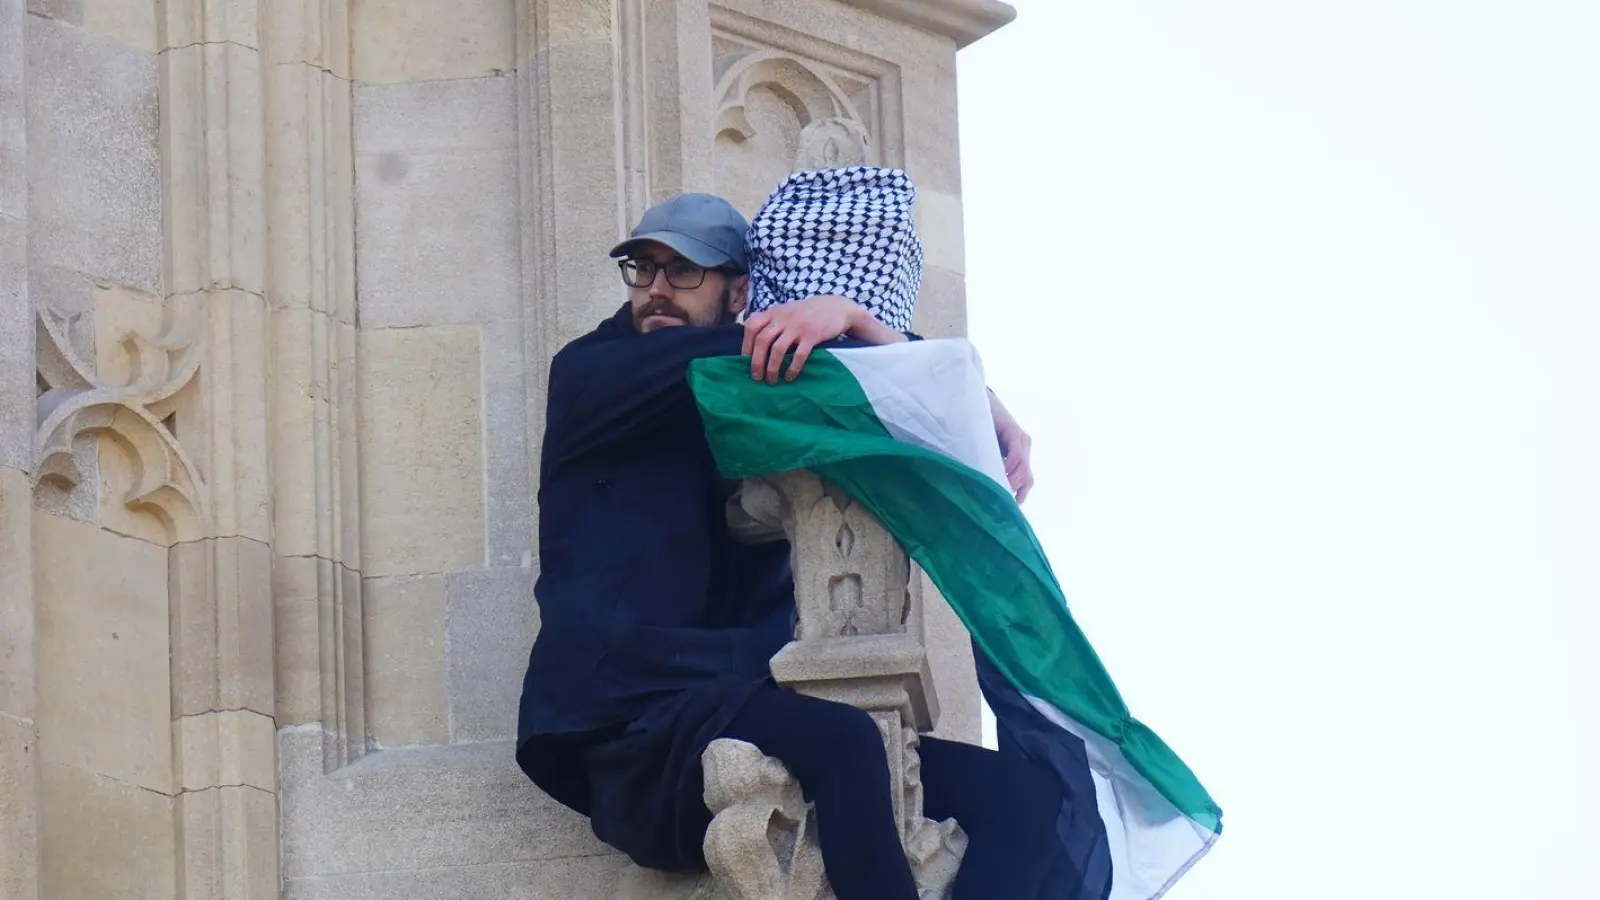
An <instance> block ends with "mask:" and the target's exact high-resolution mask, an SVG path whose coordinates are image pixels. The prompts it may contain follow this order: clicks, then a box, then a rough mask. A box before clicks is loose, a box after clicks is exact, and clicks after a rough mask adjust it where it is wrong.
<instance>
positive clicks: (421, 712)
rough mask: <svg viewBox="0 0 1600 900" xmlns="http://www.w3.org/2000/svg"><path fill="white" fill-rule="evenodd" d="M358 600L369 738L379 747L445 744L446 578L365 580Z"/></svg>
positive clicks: (447, 718)
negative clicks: (363, 640) (362, 618)
mask: <svg viewBox="0 0 1600 900" xmlns="http://www.w3.org/2000/svg"><path fill="white" fill-rule="evenodd" d="M362 603H363V604H364V605H365V607H366V609H365V613H366V623H365V624H366V641H367V646H366V654H367V730H368V733H369V734H370V735H371V737H372V740H373V741H374V742H375V743H376V744H377V745H378V746H379V747H398V746H401V745H404V744H442V743H444V742H445V741H447V740H448V739H449V736H450V709H449V704H448V703H447V702H446V700H445V651H444V647H445V576H443V575H429V576H425V577H420V578H417V577H411V576H405V575H400V576H394V577H389V578H369V579H367V580H366V582H365V584H364V585H363V595H362Z"/></svg>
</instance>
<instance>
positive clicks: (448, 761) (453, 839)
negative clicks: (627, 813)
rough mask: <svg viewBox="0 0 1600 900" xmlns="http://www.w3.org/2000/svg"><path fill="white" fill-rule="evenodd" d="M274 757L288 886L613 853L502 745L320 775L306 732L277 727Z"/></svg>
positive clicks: (315, 747) (395, 754) (430, 750)
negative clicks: (545, 791)
mask: <svg viewBox="0 0 1600 900" xmlns="http://www.w3.org/2000/svg"><path fill="white" fill-rule="evenodd" d="M278 754H279V760H280V766H279V768H280V773H279V774H280V784H281V786H282V792H281V795H280V796H281V797H282V803H283V829H284V833H283V862H284V868H283V872H284V877H285V878H288V879H298V878H307V877H319V876H331V875H349V874H357V873H373V872H386V871H402V870H403V871H426V870H428V869H433V868H441V867H446V866H454V867H461V868H466V867H472V866H485V865H504V864H526V863H534V862H538V861H540V860H555V859H564V858H571V857H581V856H607V855H609V854H611V852H612V851H611V849H610V848H608V847H606V846H605V845H604V844H602V843H601V842H600V841H599V840H597V839H596V838H595V837H594V833H593V832H592V831H591V830H590V828H589V823H588V821H587V820H586V819H584V818H583V817H582V816H579V815H578V814H577V813H574V812H572V811H570V810H568V809H566V808H565V807H563V806H561V805H560V804H558V803H556V802H555V801H554V800H551V799H550V798H548V797H546V796H544V795H543V794H542V793H540V792H539V791H538V789H536V788H535V787H534V786H533V784H532V783H531V782H530V781H528V778H527V776H526V775H524V774H522V771H521V770H520V769H518V768H517V764H516V762H515V760H514V758H513V755H514V751H513V748H512V743H511V742H510V741H507V742H503V743H492V744H463V745H455V746H447V747H424V748H414V749H412V748H406V749H398V750H381V751H378V752H375V753H371V754H368V755H367V756H366V757H363V758H362V759H361V760H359V761H357V762H356V763H354V764H352V765H349V766H347V767H345V768H343V769H340V770H338V771H337V772H334V773H333V774H331V775H324V774H323V773H322V736H321V733H320V731H319V730H318V729H316V728H315V727H313V726H306V727H301V728H295V729H285V730H281V731H280V732H279V733H278ZM440 823H448V825H447V826H444V827H441V824H440ZM556 896H559V895H556Z"/></svg>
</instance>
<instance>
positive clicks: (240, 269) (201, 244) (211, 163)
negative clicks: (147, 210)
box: [161, 43, 266, 294]
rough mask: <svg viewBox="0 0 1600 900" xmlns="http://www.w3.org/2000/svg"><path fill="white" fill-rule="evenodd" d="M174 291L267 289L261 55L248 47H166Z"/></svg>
mask: <svg viewBox="0 0 1600 900" xmlns="http://www.w3.org/2000/svg"><path fill="white" fill-rule="evenodd" d="M161 66H162V69H161V92H162V107H161V121H162V134H161V140H162V155H163V162H164V164H165V166H166V170H167V177H166V178H165V180H164V184H163V188H164V190H165V196H164V198H163V202H164V206H165V216H164V220H163V225H164V228H165V230H166V242H165V249H166V262H167V266H166V278H167V283H166V287H167V291H168V292H169V293H188V292H193V291H200V290H216V289H219V288H238V289H241V290H246V291H250V292H252V293H255V294H260V293H262V291H263V290H265V287H266V285H265V280H264V278H265V274H264V272H263V261H264V259H265V246H264V242H265V240H266V234H265V231H266V217H265V216H264V215H263V209H262V190H263V187H262V184H263V178H264V174H265V167H266V160H265V145H264V143H263V132H262V128H263V123H262V81H261V60H260V55H259V54H258V53H257V52H256V50H255V49H253V48H251V47H241V46H239V45H238V44H232V43H220V44H196V45H188V46H180V47H175V48H173V49H171V50H167V51H165V52H163V53H162V54H161Z"/></svg>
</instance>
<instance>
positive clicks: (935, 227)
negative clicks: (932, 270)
mask: <svg viewBox="0 0 1600 900" xmlns="http://www.w3.org/2000/svg"><path fill="white" fill-rule="evenodd" d="M913 216H914V218H915V219H916V223H917V234H918V236H919V237H920V238H921V239H922V249H923V252H924V253H925V254H926V257H927V264H928V265H930V266H938V267H940V268H942V269H946V270H948V271H951V272H955V273H957V274H965V273H966V271H967V260H966V236H965V233H964V230H963V222H962V215H961V198H960V197H957V196H953V195H951V194H946V193H944V192H943V191H935V190H929V189H926V188H923V189H919V190H918V192H917V205H916V208H915V209H914V210H913Z"/></svg>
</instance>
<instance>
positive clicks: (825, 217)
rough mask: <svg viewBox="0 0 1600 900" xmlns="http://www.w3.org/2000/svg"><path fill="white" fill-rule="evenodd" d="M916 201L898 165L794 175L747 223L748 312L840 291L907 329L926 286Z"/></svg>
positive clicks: (896, 326)
mask: <svg viewBox="0 0 1600 900" xmlns="http://www.w3.org/2000/svg"><path fill="white" fill-rule="evenodd" d="M916 199H917V188H916V185H914V184H912V183H911V179H910V177H908V176H907V175H906V173H905V172H903V171H901V170H899V169H884V168H876V167H872V166H850V167H848V168H843V169H817V170H813V171H809V172H796V173H794V174H793V175H790V176H789V177H788V178H787V179H785V180H784V182H783V184H781V185H779V186H778V189H777V190H775V191H773V192H772V196H771V197H769V198H767V202H766V205H765V206H763V207H761V211H760V212H759V213H757V214H756V217H755V218H754V219H752V220H751V222H750V231H749V234H748V236H747V237H746V243H747V246H748V248H749V253H750V312H752V313H758V312H761V311H762V310H764V309H767V308H769V307H772V306H777V305H779V304H782V303H792V302H794V301H796V300H803V299H805V298H807V297H813V296H817V295H820V294H837V295H839V296H841V297H848V298H849V299H851V300H854V301H855V302H857V303H859V304H861V305H862V306H864V307H866V308H867V310H868V311H870V312H871V313H872V314H873V315H874V316H875V317H877V319H878V320H879V321H880V322H883V323H884V324H885V325H888V326H889V327H890V328H893V329H895V330H896V331H908V330H910V328H911V314H912V312H913V310H914V309H915V307H916V301H917V291H918V289H919V288H920V287H921V286H922V242H921V241H919V240H918V239H917V230H916V226H915V225H914V224H913V222H912V219H911V207H912V205H913V204H915V203H916Z"/></svg>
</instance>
